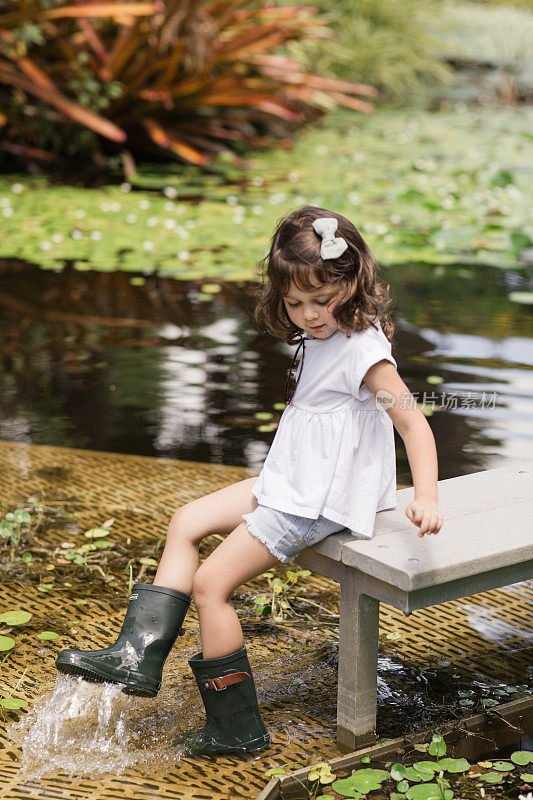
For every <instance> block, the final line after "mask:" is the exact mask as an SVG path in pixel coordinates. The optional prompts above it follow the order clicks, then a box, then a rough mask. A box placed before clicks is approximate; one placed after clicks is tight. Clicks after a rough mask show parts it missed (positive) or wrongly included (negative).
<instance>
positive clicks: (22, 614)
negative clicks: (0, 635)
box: [0, 610, 32, 625]
mask: <svg viewBox="0 0 533 800" xmlns="http://www.w3.org/2000/svg"><path fill="white" fill-rule="evenodd" d="M31 617H32V615H31V614H30V612H29V611H18V610H17V611H4V613H3V614H0V622H5V624H6V625H24V624H25V623H26V622H29V621H30V619H31Z"/></svg>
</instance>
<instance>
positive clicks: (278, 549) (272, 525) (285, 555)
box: [242, 503, 348, 563]
mask: <svg viewBox="0 0 533 800" xmlns="http://www.w3.org/2000/svg"><path fill="white" fill-rule="evenodd" d="M242 518H243V520H244V521H245V522H246V524H247V525H248V530H249V531H250V533H252V534H253V535H254V536H256V537H257V539H259V541H260V542H263V544H265V545H266V546H267V547H268V549H269V550H270V552H271V553H272V555H273V556H275V557H276V558H277V559H279V560H280V561H283V562H284V563H285V562H286V561H290V560H291V559H293V558H294V556H296V555H298V553H299V552H300V551H301V550H304V549H305V548H306V547H311V545H313V544H318V542H321V541H322V539H325V538H326V536H329V535H330V534H331V533H338V532H339V531H344V530H348V529H347V528H346V527H345V526H344V525H339V523H338V522H332V520H330V519H326V517H323V516H322V515H320V516H319V517H318V519H312V518H311V517H298V516H296V514H289V513H288V512H287V511H278V509H276V508H270V506H263V505H261V503H259V505H258V506H257V508H255V509H254V510H253V511H251V512H250V513H249V514H243V515H242Z"/></svg>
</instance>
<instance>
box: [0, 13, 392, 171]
mask: <svg viewBox="0 0 533 800" xmlns="http://www.w3.org/2000/svg"><path fill="white" fill-rule="evenodd" d="M324 36H326V37H327V36H331V33H330V31H329V29H328V28H327V26H326V24H325V22H324V21H323V20H322V19H320V17H319V15H318V14H317V9H316V8H314V7H312V6H298V7H294V6H290V7H288V6H287V7H282V6H280V7H277V6H275V5H269V4H267V3H261V2H250V0H165V2H163V0H154V2H145V3H135V2H84V0H78V2H74V3H72V2H71V3H66V2H63V1H62V0H17V1H16V2H15V0H8V2H7V3H5V4H4V6H3V11H2V13H0V131H2V135H1V140H0V151H3V152H4V154H5V157H9V154H12V155H16V156H18V157H22V158H23V159H24V160H25V161H27V162H28V163H29V164H32V163H33V164H35V163H36V162H46V161H61V160H64V159H65V157H66V156H72V155H73V154H75V153H78V152H79V153H85V154H86V155H87V157H88V158H90V159H92V161H93V162H95V163H97V164H100V165H103V164H105V156H106V154H109V153H120V154H121V155H122V164H123V167H124V170H125V173H126V175H127V174H128V173H131V172H132V171H133V170H134V169H135V161H134V159H135V157H139V156H141V155H146V154H151V155H153V154H154V151H159V152H160V153H161V154H164V155H165V156H166V157H172V158H177V159H178V160H183V161H184V162H187V163H191V164H196V165H200V166H202V165H206V164H208V163H209V162H210V161H211V160H212V159H213V158H214V156H215V155H216V154H217V153H219V152H220V151H221V150H230V151H231V150H233V151H235V150H237V151H238V150H239V148H240V149H241V150H242V149H243V148H246V147H257V146H268V145H272V144H274V143H275V142H276V141H277V142H278V143H279V141H280V139H281V142H282V143H283V144H285V145H287V146H289V145H290V136H291V134H292V133H293V131H294V130H295V129H297V128H298V127H299V126H301V125H302V124H304V123H306V122H307V121H309V120H311V119H314V118H316V117H317V116H320V115H321V114H323V113H325V111H326V110H328V109H329V108H332V107H334V106H335V105H341V106H345V107H347V108H351V109H354V110H356V111H361V112H364V113H369V112H371V111H372V110H373V106H372V104H371V103H370V102H368V101H367V100H363V99H361V97H360V96H361V95H362V96H366V97H373V96H376V95H377V90H376V89H375V88H374V87H372V86H368V85H365V84H360V83H352V82H350V81H342V80H337V79H335V78H330V77H325V76H321V75H318V74H310V73H304V72H303V70H302V68H301V66H300V64H299V63H298V61H297V60H296V59H294V58H290V57H288V56H287V55H286V54H283V46H284V45H285V44H287V43H289V42H290V41H294V40H296V39H305V38H308V39H311V38H316V37H324ZM280 50H281V51H282V52H280ZM89 132H90V133H89Z"/></svg>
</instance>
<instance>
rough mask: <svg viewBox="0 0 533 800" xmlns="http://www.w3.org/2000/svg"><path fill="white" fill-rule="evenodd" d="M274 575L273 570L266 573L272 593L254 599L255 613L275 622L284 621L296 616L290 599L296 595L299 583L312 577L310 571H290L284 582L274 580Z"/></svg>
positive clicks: (279, 579)
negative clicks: (269, 617)
mask: <svg viewBox="0 0 533 800" xmlns="http://www.w3.org/2000/svg"><path fill="white" fill-rule="evenodd" d="M272 574H273V573H272V570H268V572H265V577H266V579H267V580H268V584H269V588H270V591H268V592H265V593H262V594H260V595H258V596H257V597H254V599H253V602H254V605H255V613H256V614H258V615H259V616H271V617H272V619H274V620H283V619H285V618H286V617H288V616H295V612H294V609H293V608H292V606H291V604H290V602H289V597H290V596H291V594H296V592H293V591H292V590H293V587H294V585H295V584H296V583H297V581H298V580H299V579H300V578H306V577H307V576H308V575H310V574H311V573H310V571H309V570H308V569H299V570H296V571H292V570H289V571H288V572H287V575H286V576H285V580H284V581H283V580H281V578H273V577H272ZM298 589H299V590H300V591H301V589H302V587H298Z"/></svg>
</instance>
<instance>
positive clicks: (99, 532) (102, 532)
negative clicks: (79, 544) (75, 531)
mask: <svg viewBox="0 0 533 800" xmlns="http://www.w3.org/2000/svg"><path fill="white" fill-rule="evenodd" d="M110 533H111V531H110V530H109V528H104V527H101V528H91V530H89V531H86V532H85V533H84V534H83V535H84V536H86V537H87V538H88V539H100V538H101V537H102V536H109V534H110Z"/></svg>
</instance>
